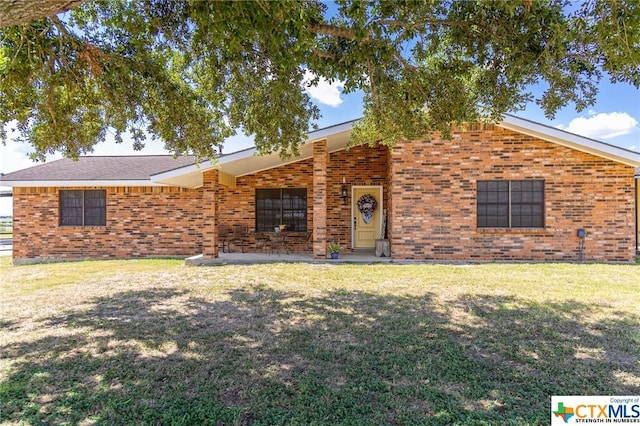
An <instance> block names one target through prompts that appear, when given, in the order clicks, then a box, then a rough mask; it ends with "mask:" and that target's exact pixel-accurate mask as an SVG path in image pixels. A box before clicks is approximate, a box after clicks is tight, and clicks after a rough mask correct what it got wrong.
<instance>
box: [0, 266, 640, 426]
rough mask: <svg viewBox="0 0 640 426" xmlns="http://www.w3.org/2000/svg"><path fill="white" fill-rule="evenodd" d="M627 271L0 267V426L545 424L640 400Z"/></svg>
mask: <svg viewBox="0 0 640 426" xmlns="http://www.w3.org/2000/svg"><path fill="white" fill-rule="evenodd" d="M639 277H640V266H637V265H599V264H597V265H567V264H538V265H526V264H508V265H507V264H488V265H473V266H452V265H402V266H400V265H330V264H321V265H311V264H276V265H255V266H219V267H202V268H189V267H185V266H183V264H182V262H181V261H173V260H145V261H104V262H102V261H101V262H82V263H65V264H62V263H60V264H50V265H33V266H22V267H11V266H9V259H8V258H0V423H7V424H14V423H15V424H41V423H48V424H51V423H56V424H60V423H67V424H110V425H111V424H154V425H155V424H184V425H195V424H256V425H257V424H262V425H277V424H361V425H371V424H407V425H413V424H442V425H449V424H460V425H472V424H484V425H493V424H496V425H497V424H500V425H502V424H511V425H525V424H532V425H538V424H540V425H542V424H548V423H549V420H550V397H551V395H587V394H592V395H638V394H640V361H639V360H640V278H639Z"/></svg>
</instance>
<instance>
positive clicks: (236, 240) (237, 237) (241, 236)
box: [229, 223, 249, 253]
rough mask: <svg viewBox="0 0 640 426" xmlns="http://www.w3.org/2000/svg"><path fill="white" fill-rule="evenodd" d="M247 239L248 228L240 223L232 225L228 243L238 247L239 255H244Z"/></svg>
mask: <svg viewBox="0 0 640 426" xmlns="http://www.w3.org/2000/svg"><path fill="white" fill-rule="evenodd" d="M248 237H249V227H248V226H247V225H242V224H240V223H236V224H234V225H233V233H232V234H231V241H230V243H233V244H234V245H236V246H238V245H239V246H240V252H241V253H244V245H245V243H247V242H248ZM229 251H231V250H229Z"/></svg>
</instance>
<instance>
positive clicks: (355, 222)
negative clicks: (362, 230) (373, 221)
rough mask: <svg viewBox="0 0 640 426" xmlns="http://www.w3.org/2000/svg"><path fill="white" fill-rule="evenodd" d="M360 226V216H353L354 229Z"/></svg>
mask: <svg viewBox="0 0 640 426" xmlns="http://www.w3.org/2000/svg"><path fill="white" fill-rule="evenodd" d="M357 227H358V218H357V217H354V218H353V229H356V228H357Z"/></svg>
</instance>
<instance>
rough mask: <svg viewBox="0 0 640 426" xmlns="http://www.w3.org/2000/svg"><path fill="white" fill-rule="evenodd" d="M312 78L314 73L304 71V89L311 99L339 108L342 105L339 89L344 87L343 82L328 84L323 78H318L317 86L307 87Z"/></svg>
mask: <svg viewBox="0 0 640 426" xmlns="http://www.w3.org/2000/svg"><path fill="white" fill-rule="evenodd" d="M314 77H315V74H314V73H312V72H311V71H309V70H306V71H305V73H304V79H303V84H304V89H305V90H306V91H307V93H309V95H310V96H311V98H313V99H315V100H317V101H318V102H320V103H321V104H325V105H329V106H331V107H334V108H335V107H337V106H339V105H340V104H341V103H342V98H341V97H340V94H341V91H340V90H339V89H341V88H343V87H344V81H340V80H337V81H334V82H333V83H329V81H328V80H326V79H325V78H324V77H320V79H319V80H318V84H317V85H315V86H311V87H309V86H308V85H309V82H310V81H311V80H313V78H314Z"/></svg>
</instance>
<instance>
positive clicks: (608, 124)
mask: <svg viewBox="0 0 640 426" xmlns="http://www.w3.org/2000/svg"><path fill="white" fill-rule="evenodd" d="M587 115H588V117H578V118H574V119H573V120H571V122H570V123H569V125H568V126H563V125H560V126H558V128H560V129H563V130H566V131H567V132H570V133H575V134H577V135H582V136H586V137H589V138H593V139H612V138H616V137H618V136H624V135H628V134H631V133H634V132H637V131H638V130H640V127H639V126H638V124H639V123H638V120H636V119H635V118H633V117H632V116H630V115H629V114H627V113H626V112H609V113H599V114H596V112H595V111H592V110H591V111H589V112H588V113H587Z"/></svg>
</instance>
